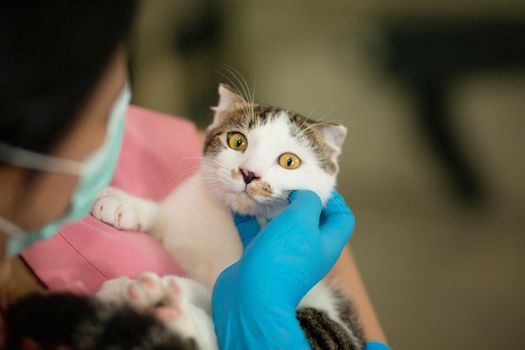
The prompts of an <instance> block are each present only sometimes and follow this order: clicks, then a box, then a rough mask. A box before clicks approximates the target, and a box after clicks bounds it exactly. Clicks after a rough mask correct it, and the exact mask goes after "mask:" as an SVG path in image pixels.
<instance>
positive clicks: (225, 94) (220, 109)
mask: <svg viewBox="0 0 525 350" xmlns="http://www.w3.org/2000/svg"><path fill="white" fill-rule="evenodd" d="M234 103H246V100H245V99H244V98H243V97H242V96H241V95H239V94H237V93H235V92H233V90H232V89H231V88H230V87H229V86H227V85H226V84H220V85H219V104H218V105H217V106H215V107H211V110H212V111H214V116H213V122H212V123H211V125H210V126H209V127H208V129H213V128H215V127H217V126H219V125H221V124H222V123H223V122H224V118H226V114H225V113H224V112H225V111H226V110H227V109H228V108H230V106H231V105H232V104H234Z"/></svg>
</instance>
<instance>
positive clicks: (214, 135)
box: [205, 104, 337, 173]
mask: <svg viewBox="0 0 525 350" xmlns="http://www.w3.org/2000/svg"><path fill="white" fill-rule="evenodd" d="M223 113H225V114H226V115H225V117H224V118H223V119H222V120H223V122H222V123H221V125H218V126H216V127H215V128H213V129H212V130H209V131H208V135H207V140H206V146H205V152H206V153H211V154H214V153H217V152H220V150H221V149H222V148H224V147H225V145H224V144H223V143H222V142H221V141H220V140H219V138H218V136H219V135H221V134H224V133H228V132H231V131H240V132H246V133H250V134H251V135H257V136H258V137H257V138H258V139H259V141H260V142H264V140H265V139H267V140H268V141H275V140H276V139H278V140H280V142H283V143H285V142H290V141H291V140H293V142H294V143H297V144H299V145H302V146H304V147H307V148H309V149H310V150H311V151H313V153H314V154H315V156H316V158H317V159H318V161H319V165H320V166H321V168H323V169H324V170H325V171H327V172H329V173H333V172H335V171H336V168H337V166H336V164H335V163H334V162H333V161H331V160H330V151H329V150H328V148H327V145H326V143H325V141H324V140H323V137H322V135H321V133H320V132H319V131H318V130H317V128H316V127H315V126H316V125H317V124H318V123H317V122H315V121H313V120H310V119H308V118H306V117H304V116H302V115H300V114H298V113H295V112H293V111H289V110H285V109H282V108H278V107H273V106H269V105H263V104H234V105H233V106H231V107H230V108H229V109H228V110H226V111H224V112H223ZM265 136H268V137H265Z"/></svg>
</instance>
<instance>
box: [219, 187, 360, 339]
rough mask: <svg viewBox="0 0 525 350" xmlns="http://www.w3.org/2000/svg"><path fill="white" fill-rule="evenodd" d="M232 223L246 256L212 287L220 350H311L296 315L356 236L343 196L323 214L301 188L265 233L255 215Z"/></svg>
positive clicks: (313, 196) (312, 195) (311, 195)
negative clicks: (348, 242)
mask: <svg viewBox="0 0 525 350" xmlns="http://www.w3.org/2000/svg"><path fill="white" fill-rule="evenodd" d="M234 218H235V223H236V225H237V228H238V229H239V234H240V236H241V240H242V241H243V244H244V246H245V251H244V254H243V256H242V257H241V259H240V260H239V261H238V262H237V263H235V264H233V265H232V266H230V267H229V268H227V269H226V270H224V271H223V272H222V274H221V275H220V276H219V278H218V279H217V282H216V284H215V287H214V290H213V298H212V307H213V320H214V323H215V331H216V334H217V340H218V343H219V346H220V348H221V349H284V348H288V349H301V348H309V345H308V342H307V340H306V338H305V337H304V334H303V332H302V330H301V328H300V326H299V322H298V321H297V319H296V317H295V310H296V308H297V305H298V304H299V302H300V301H301V299H302V298H303V297H304V295H305V294H306V293H307V292H308V291H309V290H310V289H311V288H312V287H313V286H314V285H315V284H316V283H318V282H319V281H320V280H321V279H322V278H323V277H324V276H325V275H326V274H327V273H328V272H329V271H330V269H331V268H332V267H333V265H334V264H335V262H336V261H337V259H338V257H339V255H340V254H341V252H342V250H343V248H344V247H345V245H346V243H347V241H348V239H349V238H350V235H351V233H352V231H353V228H354V216H353V214H352V213H351V211H350V209H349V208H348V206H347V205H346V204H345V202H344V200H343V198H342V197H341V196H340V195H339V194H337V193H334V194H333V196H332V198H331V199H330V200H329V201H328V203H327V204H326V208H325V209H323V208H322V204H321V200H320V199H319V197H318V196H317V195H316V194H315V193H313V192H311V191H295V192H293V193H292V194H291V195H290V205H289V206H288V207H287V208H286V209H284V210H283V212H282V213H281V214H279V215H278V216H277V217H275V218H274V219H272V220H271V221H270V222H269V223H268V224H267V225H266V226H265V227H264V228H263V229H262V230H260V229H259V225H258V224H257V221H256V220H255V218H253V217H246V216H239V215H236V216H235V217H234ZM259 231H260V232H259Z"/></svg>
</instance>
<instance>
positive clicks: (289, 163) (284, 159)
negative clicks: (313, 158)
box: [277, 152, 301, 170]
mask: <svg viewBox="0 0 525 350" xmlns="http://www.w3.org/2000/svg"><path fill="white" fill-rule="evenodd" d="M277 161H278V162H279V165H280V166H281V167H283V168H285V169H290V170H293V169H297V168H299V166H300V165H301V159H300V158H299V157H297V156H296V155H295V154H293V153H290V152H286V153H283V154H281V155H280V156H279V159H278V160H277Z"/></svg>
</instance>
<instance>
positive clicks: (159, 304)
mask: <svg viewBox="0 0 525 350" xmlns="http://www.w3.org/2000/svg"><path fill="white" fill-rule="evenodd" d="M181 281H183V280H182V279H180V278H179V277H176V276H166V277H159V276H158V275H157V274H155V273H153V272H144V273H142V274H141V275H140V276H139V277H138V278H137V279H136V280H130V282H129V284H128V285H127V287H126V288H124V299H125V302H126V303H127V304H128V305H131V306H132V307H134V308H136V309H137V310H143V311H147V312H151V313H153V314H154V315H155V317H157V318H158V319H159V320H160V321H161V322H162V323H164V324H165V325H166V326H168V327H170V328H171V329H173V330H175V331H177V332H178V333H179V334H181V335H184V336H187V337H193V336H195V335H196V328H195V326H194V324H193V319H192V317H191V314H190V301H189V298H188V295H187V292H186V290H185V289H184V288H183V286H182V283H181Z"/></svg>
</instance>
